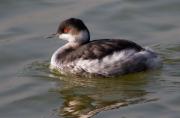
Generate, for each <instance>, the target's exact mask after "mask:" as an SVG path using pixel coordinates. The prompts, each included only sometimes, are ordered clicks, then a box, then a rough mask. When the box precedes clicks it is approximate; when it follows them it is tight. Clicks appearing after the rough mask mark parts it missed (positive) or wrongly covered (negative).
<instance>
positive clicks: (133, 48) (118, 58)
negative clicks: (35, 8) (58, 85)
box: [50, 18, 161, 77]
mask: <svg viewBox="0 0 180 118" xmlns="http://www.w3.org/2000/svg"><path fill="white" fill-rule="evenodd" d="M55 35H56V36H58V37H59V38H60V39H62V40H66V41H68V42H67V43H66V44H65V45H64V46H62V47H60V48H59V49H57V50H56V51H55V52H54V53H53V55H52V57H51V62H50V69H52V70H54V69H55V70H58V71H59V72H60V73H61V74H75V75H82V76H86V75H97V76H104V77H111V76H116V75H124V74H128V73H134V72H140V71H145V70H149V69H156V68H158V67H160V65H161V59H160V57H159V56H158V55H157V54H156V53H155V52H154V51H153V50H151V49H149V48H143V47H141V46H140V45H138V44H136V43H135V42H133V41H130V40H124V39H98V40H92V41H90V32H89V30H88V28H87V27H86V25H85V24H84V23H83V21H82V20H80V19H77V18H69V19H66V20H64V21H63V22H61V23H60V25H59V27H58V30H57V33H55V34H54V36H55Z"/></svg>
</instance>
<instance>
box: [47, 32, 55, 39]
mask: <svg viewBox="0 0 180 118" xmlns="http://www.w3.org/2000/svg"><path fill="white" fill-rule="evenodd" d="M57 36H58V33H54V34H51V35H49V36H47V37H46V38H47V39H49V38H54V37H57Z"/></svg>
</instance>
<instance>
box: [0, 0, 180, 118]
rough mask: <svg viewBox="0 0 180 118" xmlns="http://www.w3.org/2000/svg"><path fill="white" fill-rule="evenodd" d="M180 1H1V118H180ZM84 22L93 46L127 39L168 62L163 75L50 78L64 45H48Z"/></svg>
mask: <svg viewBox="0 0 180 118" xmlns="http://www.w3.org/2000/svg"><path fill="white" fill-rule="evenodd" d="M179 6H180V1H179V0H111V1H110V0H104V1H101V0H86V1H84V0H76V1H74V0H61V1H59V0H51V1H50V0H38V1H37V0H31V1H29V0H19V1H15V0H1V1H0V54H1V56H0V70H1V71H0V116H1V117H2V118H19V117H23V118H24V117H25V118H36V117H42V118H76V117H81V118H87V117H88V116H89V117H93V118H152V117H157V118H179V116H180V113H179V112H180V94H179V90H180V79H179V77H180V71H179V70H180V57H179V56H180V53H179V52H180V40H179V37H180V34H179V32H180V24H179V21H180V12H179V11H180V7H179ZM69 17H78V18H81V19H83V21H84V22H85V23H86V24H87V26H88V28H89V29H90V32H91V38H92V39H96V38H112V37H113V38H125V39H129V40H132V41H135V42H137V43H139V44H141V45H143V46H149V47H151V48H152V49H153V50H155V51H156V52H158V53H159V55H160V56H161V57H162V59H163V63H164V64H163V67H162V68H161V69H160V70H158V71H153V72H141V73H135V74H130V75H126V76H122V77H117V78H111V79H99V78H92V79H87V78H80V77H73V76H69V77H65V76H62V75H56V74H53V73H51V72H50V71H49V69H48V65H49V60H50V57H51V55H52V53H53V52H54V51H55V50H56V49H57V48H58V47H60V46H62V45H63V44H64V43H65V42H63V41H60V40H55V39H45V38H44V37H46V36H47V35H49V34H51V33H54V32H55V31H56V29H57V27H58V24H59V22H60V21H62V20H64V19H66V18H69Z"/></svg>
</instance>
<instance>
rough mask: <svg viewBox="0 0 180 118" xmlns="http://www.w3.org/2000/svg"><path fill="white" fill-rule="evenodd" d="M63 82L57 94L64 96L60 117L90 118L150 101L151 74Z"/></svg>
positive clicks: (64, 78)
mask: <svg viewBox="0 0 180 118" xmlns="http://www.w3.org/2000/svg"><path fill="white" fill-rule="evenodd" d="M59 78H60V81H59V82H57V91H58V92H59V93H60V94H61V96H63V99H64V103H63V104H62V105H61V106H60V108H59V110H58V114H60V115H61V116H64V117H67V118H89V117H91V116H94V115H96V114H97V113H99V112H101V111H105V110H110V109H115V108H119V107H123V106H127V105H130V104H137V103H139V102H143V101H146V100H147V98H146V95H147V94H148V91H146V89H145V88H146V86H147V84H148V79H147V78H148V74H147V73H138V74H137V73H136V74H131V75H127V76H123V77H117V78H107V79H101V78H91V79H89V78H80V77H72V76H71V77H63V76H60V77H59ZM62 81H63V82H64V85H63V87H62ZM58 83H59V84H61V86H60V87H59V85H58Z"/></svg>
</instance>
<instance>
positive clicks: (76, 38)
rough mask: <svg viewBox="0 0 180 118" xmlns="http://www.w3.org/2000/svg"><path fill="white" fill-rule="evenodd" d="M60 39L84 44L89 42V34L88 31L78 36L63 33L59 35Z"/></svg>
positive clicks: (81, 32)
mask: <svg viewBox="0 0 180 118" xmlns="http://www.w3.org/2000/svg"><path fill="white" fill-rule="evenodd" d="M59 38H60V39H62V40H67V41H68V42H69V43H84V42H88V41H89V33H88V32H87V31H80V32H79V33H78V34H71V33H67V34H65V33H63V34H60V35H59Z"/></svg>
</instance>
